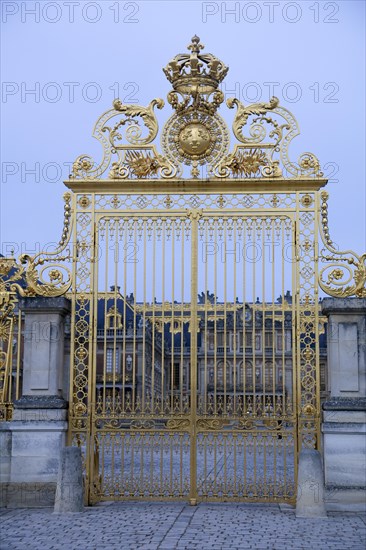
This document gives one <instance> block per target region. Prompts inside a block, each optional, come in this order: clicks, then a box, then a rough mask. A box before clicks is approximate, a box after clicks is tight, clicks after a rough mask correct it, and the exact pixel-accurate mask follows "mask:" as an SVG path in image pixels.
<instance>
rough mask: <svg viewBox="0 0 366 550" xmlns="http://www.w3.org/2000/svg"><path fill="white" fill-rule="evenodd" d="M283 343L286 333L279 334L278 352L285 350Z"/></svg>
mask: <svg viewBox="0 0 366 550" xmlns="http://www.w3.org/2000/svg"><path fill="white" fill-rule="evenodd" d="M283 343H284V333H282V332H279V333H277V349H278V351H282V350H283Z"/></svg>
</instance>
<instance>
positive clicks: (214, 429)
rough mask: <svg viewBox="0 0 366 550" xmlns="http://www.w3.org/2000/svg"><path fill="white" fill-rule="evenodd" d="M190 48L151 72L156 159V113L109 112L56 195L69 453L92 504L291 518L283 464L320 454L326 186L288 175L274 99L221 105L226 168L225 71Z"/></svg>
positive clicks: (292, 128)
mask: <svg viewBox="0 0 366 550" xmlns="http://www.w3.org/2000/svg"><path fill="white" fill-rule="evenodd" d="M202 47H203V46H202V45H201V44H200V42H199V39H198V38H197V37H194V38H193V39H192V43H191V44H190V46H189V50H190V53H187V54H182V55H180V56H177V57H176V58H175V59H174V60H173V61H172V62H171V63H169V64H168V65H167V67H166V68H165V69H164V72H165V74H166V76H167V78H168V80H170V82H171V83H172V86H173V90H172V91H171V92H170V93H169V94H168V102H169V103H170V104H171V106H172V108H173V115H172V116H171V117H170V118H169V119H168V121H167V122H166V123H165V125H164V128H163V132H162V136H161V146H162V150H163V154H160V153H158V151H157V149H156V146H155V145H154V144H153V141H154V139H155V138H156V136H157V134H158V124H157V119H156V115H155V113H154V108H155V107H156V108H157V109H161V108H162V107H163V105H164V102H163V101H162V100H161V99H156V100H153V101H152V102H151V103H150V105H148V106H147V107H142V106H134V105H123V104H122V103H121V102H120V101H119V100H115V101H114V103H113V109H111V110H110V111H107V112H106V113H104V114H103V115H102V116H101V117H100V119H99V120H98V122H97V124H96V126H95V129H94V135H95V137H96V138H97V139H98V140H99V141H100V142H101V143H102V145H103V149H104V156H103V160H102V162H101V164H99V165H96V164H95V163H94V162H93V161H92V159H91V158H90V157H88V156H86V155H82V156H81V157H78V159H77V160H76V162H75V163H74V167H73V173H72V175H71V177H70V180H69V181H68V182H65V183H66V185H67V186H68V187H69V188H70V189H71V190H72V191H73V192H74V196H73V220H74V254H73V257H74V271H73V281H72V289H73V290H72V299H73V325H72V330H71V357H72V365H71V376H70V442H71V443H72V444H77V445H80V446H81V447H82V448H83V450H84V457H85V472H86V487H87V493H88V494H87V499H88V500H89V501H90V502H95V501H97V500H101V499H119V498H121V499H124V498H130V499H134V498H162V499H164V498H166V499H179V498H183V499H189V500H190V502H191V503H192V504H194V503H196V502H197V501H198V500H202V499H209V500H215V499H220V500H230V499H232V500H240V499H243V500H266V501H279V500H281V501H292V500H293V499H294V498H295V486H296V468H297V453H298V449H299V447H300V446H301V445H304V444H305V445H307V446H310V447H317V446H318V445H319V411H320V404H319V350H318V346H319V342H318V336H319V306H318V275H317V254H318V215H317V213H318V212H319V209H320V204H319V200H320V197H319V190H320V188H321V187H322V186H323V185H325V183H326V180H324V179H322V174H321V172H320V168H319V163H318V160H317V158H316V157H315V156H314V155H313V154H311V153H305V154H303V155H302V156H301V157H300V159H299V161H298V163H297V164H296V163H293V162H291V161H290V159H289V155H288V148H289V144H290V142H291V140H292V139H293V138H294V137H295V136H296V135H297V134H298V133H299V130H298V127H297V123H296V121H295V119H294V117H293V116H292V115H291V113H289V112H288V111H287V110H286V109H284V108H283V107H280V106H279V102H278V99H277V98H272V99H271V100H270V101H269V102H268V103H261V104H256V105H251V106H248V107H244V105H242V104H241V103H240V101H239V100H237V99H228V100H227V105H228V107H229V108H233V107H237V114H236V116H235V118H234V122H233V134H234V136H235V138H236V139H237V143H236V144H235V145H234V149H233V150H232V151H231V152H229V131H228V128H227V126H226V123H225V121H224V120H223V119H222V118H221V117H220V115H219V114H218V112H217V110H218V108H219V106H220V104H221V103H222V102H223V100H224V96H223V94H222V92H221V91H220V90H219V89H218V83H219V82H221V81H222V79H223V78H224V77H225V75H226V73H227V67H225V65H224V64H223V63H222V62H221V61H219V60H218V59H216V58H215V57H214V56H213V55H211V54H207V55H206V54H205V55H204V54H201V53H200V50H201V49H202ZM180 98H182V99H183V101H182V102H180ZM248 120H250V125H249V124H248V135H244V129H246V128H245V127H246V125H247V122H248ZM141 123H142V124H141ZM146 130H147V135H146V132H145V135H144V136H143V132H144V131H146ZM122 132H123V134H124V135H122ZM124 140H125V141H126V142H127V143H125V142H124ZM188 170H190V174H187V171H188ZM203 170H205V171H206V172H205V174H204V173H203ZM106 171H108V172H107V177H106V178H105V179H103V177H102V176H103V174H105V172H106Z"/></svg>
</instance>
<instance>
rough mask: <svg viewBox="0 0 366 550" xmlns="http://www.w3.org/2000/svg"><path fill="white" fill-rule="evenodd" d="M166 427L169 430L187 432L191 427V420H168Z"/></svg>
mask: <svg viewBox="0 0 366 550" xmlns="http://www.w3.org/2000/svg"><path fill="white" fill-rule="evenodd" d="M166 427H167V429H168V430H187V429H189V427H190V420H189V418H170V419H169V420H167V423H166Z"/></svg>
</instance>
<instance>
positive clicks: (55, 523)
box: [0, 502, 366, 550]
mask: <svg viewBox="0 0 366 550" xmlns="http://www.w3.org/2000/svg"><path fill="white" fill-rule="evenodd" d="M0 514H1V528H0V548H1V550H51V549H52V550H58V549H60V550H61V549H63V550H74V549H75V550H97V549H98V550H99V549H109V550H114V549H116V550H117V549H123V550H124V549H126V550H127V549H129V550H137V549H138V550H140V549H141V550H155V549H162V550H163V549H165V550H173V549H184V548H185V549H188V548H189V549H199V550H203V549H212V550H221V549H225V550H226V549H228V550H229V549H230V550H235V549H240V550H241V549H247V548H248V549H252V548H253V549H271V550H300V549H306V550H313V549H315V550H328V549H329V550H348V549H349V550H365V548H366V517H365V515H363V514H357V513H352V514H351V513H349V514H346V513H339V512H332V513H328V517H327V518H324V519H297V518H296V517H295V512H294V509H293V508H292V507H290V506H279V505H276V504H271V505H263V504H235V503H231V504H228V503H217V504H216V503H215V504H210V503H207V504H206V503H201V504H199V505H198V506H195V507H194V506H189V505H188V504H185V503H181V502H176V503H174V502H173V503H172V502H169V503H161V502H160V503H159V502H116V503H109V502H108V503H102V504H99V505H98V506H94V507H90V508H86V509H85V511H84V512H83V513H79V514H54V513H53V510H52V509H51V508H49V509H13V510H11V509H2V510H0Z"/></svg>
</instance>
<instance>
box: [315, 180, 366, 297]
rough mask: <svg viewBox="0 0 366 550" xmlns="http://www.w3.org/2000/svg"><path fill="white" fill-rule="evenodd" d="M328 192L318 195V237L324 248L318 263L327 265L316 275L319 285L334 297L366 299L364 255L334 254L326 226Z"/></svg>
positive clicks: (342, 252) (344, 252)
mask: <svg viewBox="0 0 366 550" xmlns="http://www.w3.org/2000/svg"><path fill="white" fill-rule="evenodd" d="M327 201H328V193H327V192H326V191H323V192H322V193H321V212H320V217H321V238H322V241H323V243H324V245H325V248H323V249H322V250H321V252H320V260H321V261H322V262H327V265H325V266H324V267H323V268H322V269H321V270H320V273H319V285H320V287H321V288H322V289H323V290H324V292H326V293H327V294H329V295H330V296H335V297H337V298H348V297H350V296H357V297H358V298H366V253H364V254H361V255H358V254H356V253H355V252H353V251H352V250H346V251H338V250H336V247H335V244H334V242H333V241H332V239H331V237H330V233H329V226H328V202H327Z"/></svg>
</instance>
